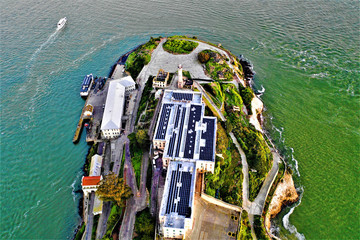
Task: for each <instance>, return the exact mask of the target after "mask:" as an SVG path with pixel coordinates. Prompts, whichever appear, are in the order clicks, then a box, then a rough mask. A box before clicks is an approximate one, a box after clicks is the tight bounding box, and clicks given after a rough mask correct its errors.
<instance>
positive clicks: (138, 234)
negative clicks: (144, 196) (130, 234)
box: [134, 208, 155, 240]
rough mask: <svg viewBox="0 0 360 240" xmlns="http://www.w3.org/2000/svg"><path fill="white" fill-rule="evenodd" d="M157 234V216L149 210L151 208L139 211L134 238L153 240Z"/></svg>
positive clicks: (137, 239)
mask: <svg viewBox="0 0 360 240" xmlns="http://www.w3.org/2000/svg"><path fill="white" fill-rule="evenodd" d="M154 235H155V218H153V217H152V216H151V214H150V212H149V208H146V209H145V210H143V211H141V212H138V213H137V214H136V220H135V232H134V239H136V240H152V239H154Z"/></svg>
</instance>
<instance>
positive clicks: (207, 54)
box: [198, 50, 210, 63]
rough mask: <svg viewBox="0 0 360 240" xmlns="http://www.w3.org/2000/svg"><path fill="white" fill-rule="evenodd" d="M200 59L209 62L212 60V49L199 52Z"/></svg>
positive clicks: (202, 61)
mask: <svg viewBox="0 0 360 240" xmlns="http://www.w3.org/2000/svg"><path fill="white" fill-rule="evenodd" d="M198 60H199V62H200V63H207V62H208V61H209V60H210V51H207V50H204V51H201V52H199V54H198Z"/></svg>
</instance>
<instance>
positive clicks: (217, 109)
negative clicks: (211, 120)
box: [194, 81, 226, 122]
mask: <svg viewBox="0 0 360 240" xmlns="http://www.w3.org/2000/svg"><path fill="white" fill-rule="evenodd" d="M194 85H195V86H196V88H197V89H199V90H200V92H201V93H202V94H203V96H204V97H205V98H206V100H208V101H209V102H210V104H211V106H212V107H213V108H214V109H215V111H216V112H217V114H218V115H219V117H220V118H221V120H222V121H223V122H225V121H226V118H225V117H224V115H223V114H222V112H221V111H220V109H219V108H218V107H217V106H216V104H215V103H214V102H213V100H212V99H211V98H210V97H209V95H208V94H207V93H206V91H205V90H204V88H203V87H202V86H201V85H200V84H199V83H197V82H196V81H194Z"/></svg>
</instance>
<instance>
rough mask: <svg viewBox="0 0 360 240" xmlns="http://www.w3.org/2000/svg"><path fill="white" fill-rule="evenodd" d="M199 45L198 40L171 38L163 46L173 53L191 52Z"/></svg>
mask: <svg viewBox="0 0 360 240" xmlns="http://www.w3.org/2000/svg"><path fill="white" fill-rule="evenodd" d="M198 45H199V43H197V42H193V41H189V40H182V39H174V38H171V39H168V40H167V41H166V42H165V43H164V44H163V48H164V50H165V51H167V52H169V53H172V54H189V53H191V52H192V51H193V50H194V49H195V48H196V47H197V46H198Z"/></svg>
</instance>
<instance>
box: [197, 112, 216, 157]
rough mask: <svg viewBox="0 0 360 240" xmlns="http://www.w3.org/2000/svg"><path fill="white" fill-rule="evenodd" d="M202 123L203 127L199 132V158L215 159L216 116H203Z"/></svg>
mask: <svg viewBox="0 0 360 240" xmlns="http://www.w3.org/2000/svg"><path fill="white" fill-rule="evenodd" d="M203 123H204V124H205V127H204V129H203V130H202V132H201V140H200V156H199V159H200V160H207V161H213V160H214V159H215V156H214V153H215V144H216V141H215V140H216V139H215V136H216V118H215V117H203Z"/></svg>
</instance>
